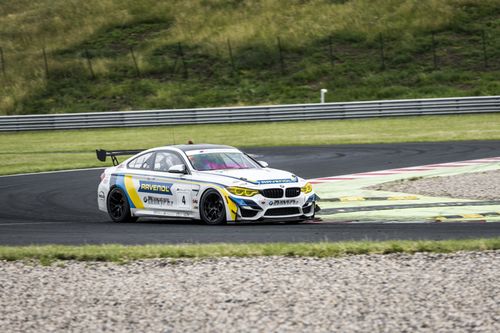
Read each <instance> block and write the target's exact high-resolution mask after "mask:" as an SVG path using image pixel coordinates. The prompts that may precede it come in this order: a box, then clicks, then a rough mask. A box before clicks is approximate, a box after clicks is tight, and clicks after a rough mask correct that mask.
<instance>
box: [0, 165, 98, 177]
mask: <svg viewBox="0 0 500 333" xmlns="http://www.w3.org/2000/svg"><path fill="white" fill-rule="evenodd" d="M106 168H107V167H98V168H86V169H72V170H56V171H43V172H30V173H18V174H15V175H5V176H0V178H7V177H20V176H33V175H45V174H52V173H64V172H78V171H88V170H99V169H106Z"/></svg>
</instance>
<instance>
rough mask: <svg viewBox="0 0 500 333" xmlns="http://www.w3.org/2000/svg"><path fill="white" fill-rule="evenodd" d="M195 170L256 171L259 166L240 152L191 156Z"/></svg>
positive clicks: (190, 159)
mask: <svg viewBox="0 0 500 333" xmlns="http://www.w3.org/2000/svg"><path fill="white" fill-rule="evenodd" d="M189 161H190V162H191V164H192V165H193V168H194V169H195V170H198V171H209V170H226V169H255V168H258V167H259V166H258V165H257V163H255V162H254V161H252V160H251V159H250V158H249V157H248V156H246V155H245V154H242V153H239V152H217V153H202V154H195V155H190V156H189Z"/></svg>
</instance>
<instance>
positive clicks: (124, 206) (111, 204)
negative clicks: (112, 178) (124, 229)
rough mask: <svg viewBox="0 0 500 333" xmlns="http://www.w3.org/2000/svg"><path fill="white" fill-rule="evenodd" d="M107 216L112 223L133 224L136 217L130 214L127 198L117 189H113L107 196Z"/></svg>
mask: <svg viewBox="0 0 500 333" xmlns="http://www.w3.org/2000/svg"><path fill="white" fill-rule="evenodd" d="M108 215H109V217H110V218H111V219H112V220H113V221H114V222H119V223H123V222H135V221H136V220H137V218H136V217H133V216H132V215H131V213H130V205H129V203H128V199H127V196H126V195H125V193H124V192H123V190H122V189H120V188H119V187H115V188H113V189H112V190H111V192H109V195H108Z"/></svg>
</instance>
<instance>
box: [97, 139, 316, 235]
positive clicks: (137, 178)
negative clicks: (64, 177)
mask: <svg viewBox="0 0 500 333" xmlns="http://www.w3.org/2000/svg"><path fill="white" fill-rule="evenodd" d="M96 153H97V157H98V159H99V160H101V161H105V160H106V157H108V156H109V157H111V159H112V161H113V164H114V166H113V167H110V168H107V169H105V171H104V172H103V173H102V175H101V182H100V184H99V187H98V190H97V196H98V199H97V202H98V206H99V209H100V210H101V211H104V212H107V213H108V214H109V217H110V218H111V220H113V221H115V222H133V221H135V220H136V219H137V218H139V217H167V218H176V219H179V218H188V219H195V220H202V221H203V222H204V223H206V224H210V225H213V224H224V223H228V222H255V221H266V220H268V221H269V220H270V221H288V222H294V221H298V222H300V221H304V220H307V219H311V218H313V217H314V214H315V211H316V207H317V206H316V198H317V196H316V194H315V193H314V191H313V188H312V185H311V184H310V183H308V182H307V181H305V180H304V179H302V178H299V177H297V176H296V175H294V174H292V173H290V172H287V171H282V170H277V169H271V168H269V167H268V164H267V163H266V162H263V161H257V160H255V159H254V158H253V157H252V156H250V155H247V154H245V153H243V152H241V151H240V150H238V149H236V148H234V147H230V146H223V145H211V144H186V145H173V146H165V147H158V148H153V149H148V150H144V151H141V150H125V151H106V150H102V149H99V150H96ZM132 154H135V155H134V156H132V157H130V158H128V159H127V160H125V161H124V162H122V163H119V162H118V159H117V157H116V156H119V155H132Z"/></svg>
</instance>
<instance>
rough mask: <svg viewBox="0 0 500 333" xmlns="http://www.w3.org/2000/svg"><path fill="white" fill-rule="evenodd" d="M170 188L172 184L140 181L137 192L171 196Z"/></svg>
mask: <svg viewBox="0 0 500 333" xmlns="http://www.w3.org/2000/svg"><path fill="white" fill-rule="evenodd" d="M171 187H172V183H158V182H148V181H142V180H141V181H140V182H139V192H145V193H156V194H165V195H172V191H171V190H170V188H171Z"/></svg>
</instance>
